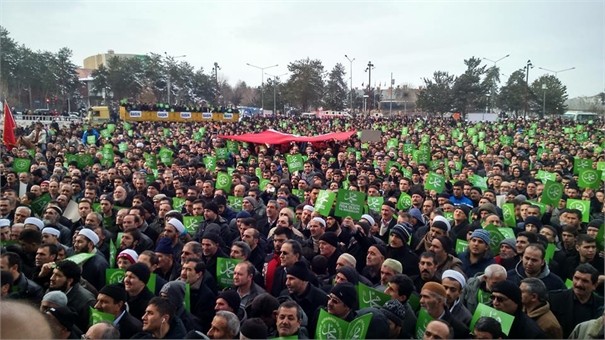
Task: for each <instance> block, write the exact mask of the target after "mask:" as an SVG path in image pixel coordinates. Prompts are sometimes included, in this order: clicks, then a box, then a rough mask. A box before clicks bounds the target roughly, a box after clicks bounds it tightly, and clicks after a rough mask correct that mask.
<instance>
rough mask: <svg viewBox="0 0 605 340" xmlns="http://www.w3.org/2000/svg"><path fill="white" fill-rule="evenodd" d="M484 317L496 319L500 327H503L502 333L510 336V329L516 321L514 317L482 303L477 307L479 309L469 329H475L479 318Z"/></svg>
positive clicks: (476, 310)
mask: <svg viewBox="0 0 605 340" xmlns="http://www.w3.org/2000/svg"><path fill="white" fill-rule="evenodd" d="M483 316H486V317H490V318H494V319H496V321H498V322H499V323H500V326H501V327H502V332H503V333H504V334H506V335H508V333H509V332H510V328H511V326H512V325H513V321H515V317H514V316H512V315H510V314H507V313H504V312H501V311H499V310H496V309H494V308H492V307H489V306H487V305H484V304H482V303H480V304H478V305H477V309H475V313H474V314H473V318H472V319H471V325H470V328H469V329H474V327H475V323H477V320H479V318H481V317H483Z"/></svg>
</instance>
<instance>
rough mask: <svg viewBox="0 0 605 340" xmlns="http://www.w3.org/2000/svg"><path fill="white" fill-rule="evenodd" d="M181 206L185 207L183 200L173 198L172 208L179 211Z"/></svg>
mask: <svg viewBox="0 0 605 340" xmlns="http://www.w3.org/2000/svg"><path fill="white" fill-rule="evenodd" d="M183 205H185V199H184V198H181V197H173V198H172V207H173V209H174V210H176V211H181V210H182V209H183Z"/></svg>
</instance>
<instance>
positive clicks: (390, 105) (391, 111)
mask: <svg viewBox="0 0 605 340" xmlns="http://www.w3.org/2000/svg"><path fill="white" fill-rule="evenodd" d="M394 84H395V79H393V72H391V100H390V101H389V116H391V115H393V85H394Z"/></svg>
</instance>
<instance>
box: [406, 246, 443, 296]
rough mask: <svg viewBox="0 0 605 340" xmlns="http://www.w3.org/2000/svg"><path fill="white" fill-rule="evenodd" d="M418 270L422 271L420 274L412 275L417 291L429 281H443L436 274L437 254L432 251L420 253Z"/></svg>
mask: <svg viewBox="0 0 605 340" xmlns="http://www.w3.org/2000/svg"><path fill="white" fill-rule="evenodd" d="M418 270H419V271H420V274H419V275H414V276H412V277H411V279H412V281H414V286H416V291H417V292H420V291H422V286H424V284H425V283H427V282H438V283H441V280H440V279H439V278H438V277H437V276H435V273H436V272H437V264H436V261H435V254H433V253H431V252H424V253H422V254H421V255H420V261H419V262H418Z"/></svg>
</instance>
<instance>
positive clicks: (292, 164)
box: [286, 154, 304, 173]
mask: <svg viewBox="0 0 605 340" xmlns="http://www.w3.org/2000/svg"><path fill="white" fill-rule="evenodd" d="M286 162H287V163H288V169H289V170H290V173H292V172H294V171H300V170H302V169H303V168H304V167H303V164H304V162H303V158H302V155H301V154H296V155H286Z"/></svg>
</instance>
